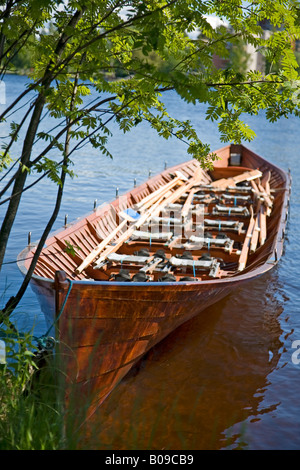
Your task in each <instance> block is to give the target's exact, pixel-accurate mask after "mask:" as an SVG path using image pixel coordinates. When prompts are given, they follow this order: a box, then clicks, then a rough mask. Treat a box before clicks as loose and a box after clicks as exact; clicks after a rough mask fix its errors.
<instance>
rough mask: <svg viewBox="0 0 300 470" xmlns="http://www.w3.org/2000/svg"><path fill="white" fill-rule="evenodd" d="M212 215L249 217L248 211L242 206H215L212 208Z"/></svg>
mask: <svg viewBox="0 0 300 470" xmlns="http://www.w3.org/2000/svg"><path fill="white" fill-rule="evenodd" d="M213 214H216V215H221V214H226V215H243V216H249V215H250V214H249V210H248V208H247V207H244V206H223V205H218V204H217V205H216V206H215V207H214V208H213Z"/></svg>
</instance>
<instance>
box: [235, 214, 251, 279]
mask: <svg viewBox="0 0 300 470" xmlns="http://www.w3.org/2000/svg"><path fill="white" fill-rule="evenodd" d="M250 212H251V218H250V222H249V225H248V230H247V233H246V236H245V240H244V244H243V248H242V251H241V254H240V258H239V266H238V270H239V271H242V270H243V269H245V267H246V264H247V259H248V253H249V247H250V241H251V237H252V233H253V229H254V225H255V219H254V217H253V209H252V206H251V207H250Z"/></svg>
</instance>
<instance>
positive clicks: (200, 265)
mask: <svg viewBox="0 0 300 470" xmlns="http://www.w3.org/2000/svg"><path fill="white" fill-rule="evenodd" d="M169 264H170V265H171V266H173V267H175V268H183V267H190V268H193V269H195V270H200V271H209V276H211V277H216V276H217V275H218V273H219V270H220V263H219V262H218V261H217V260H216V259H215V258H212V259H211V260H193V259H183V258H176V256H172V258H170V259H169Z"/></svg>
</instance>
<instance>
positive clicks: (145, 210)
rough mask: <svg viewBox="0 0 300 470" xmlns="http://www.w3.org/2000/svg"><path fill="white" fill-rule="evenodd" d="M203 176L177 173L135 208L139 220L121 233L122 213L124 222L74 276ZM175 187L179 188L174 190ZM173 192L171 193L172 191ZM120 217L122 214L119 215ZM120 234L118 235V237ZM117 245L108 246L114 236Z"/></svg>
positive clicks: (112, 250)
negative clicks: (186, 175) (137, 211)
mask: <svg viewBox="0 0 300 470" xmlns="http://www.w3.org/2000/svg"><path fill="white" fill-rule="evenodd" d="M202 176H203V170H201V169H200V168H199V169H198V170H196V172H195V174H194V175H193V177H192V178H190V179H189V180H187V178H186V177H185V176H184V175H183V174H181V173H179V172H177V175H176V177H175V178H174V179H173V180H172V181H170V182H169V183H167V184H165V185H163V186H161V187H160V188H159V189H158V190H156V191H154V192H153V193H151V194H149V195H148V196H146V197H145V198H144V199H142V200H141V201H140V202H139V203H138V204H137V205H136V206H135V207H136V208H137V209H138V210H139V213H140V216H139V218H138V219H137V220H136V221H134V219H132V220H131V221H132V222H133V223H132V224H131V225H130V227H129V228H128V229H127V230H125V232H124V233H122V229H123V228H124V226H125V225H126V224H127V222H128V220H129V218H128V217H127V216H126V214H124V213H123V216H124V220H123V221H122V222H121V223H120V224H119V225H118V226H117V227H116V228H115V230H113V231H112V232H111V233H110V234H109V235H108V236H107V237H106V238H105V239H104V240H102V242H101V243H100V244H99V245H98V246H97V247H96V248H94V250H93V251H92V252H91V253H90V254H89V255H88V256H87V257H86V258H85V259H84V261H83V262H82V263H81V265H80V266H78V267H77V269H76V270H75V273H76V274H79V273H81V272H82V271H83V270H84V269H86V268H87V267H88V266H90V264H91V263H93V262H94V260H95V259H96V258H97V257H99V258H98V259H97V264H99V263H102V262H103V261H104V260H105V259H106V258H107V256H108V255H109V254H111V253H114V252H116V251H117V250H118V249H119V248H120V247H121V246H122V244H123V243H124V242H126V240H128V239H129V238H130V236H131V235H132V234H133V232H134V231H135V230H137V229H138V228H140V227H141V226H142V225H143V224H144V223H145V222H146V221H147V220H148V219H149V218H150V217H152V216H154V215H157V214H158V213H160V212H161V210H162V209H163V208H164V207H165V206H166V205H167V204H172V203H173V202H175V201H177V200H178V199H179V198H180V197H181V196H182V195H183V194H184V193H185V192H188V191H189V190H190V189H191V188H192V187H193V186H195V185H197V184H199V183H200V181H201V179H202ZM176 186H179V187H178V188H177V189H175V190H174V188H175V187H176ZM172 190H173V191H172ZM120 215H121V216H122V214H120ZM119 234H120V235H119ZM118 235H119V237H118V238H117V243H116V244H114V245H109V243H110V241H111V240H113V239H114V238H115V237H116V236H118Z"/></svg>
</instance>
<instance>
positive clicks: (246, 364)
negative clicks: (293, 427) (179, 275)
mask: <svg viewBox="0 0 300 470" xmlns="http://www.w3.org/2000/svg"><path fill="white" fill-rule="evenodd" d="M263 280H264V282H261V281H259V280H254V281H251V282H250V283H249V284H247V285H245V286H244V287H242V288H239V289H238V290H237V292H235V293H234V294H231V295H229V296H228V297H227V298H226V299H223V300H221V301H219V302H218V303H216V304H214V305H213V306H211V307H209V308H207V309H206V310H205V311H204V312H202V314H201V315H199V316H196V317H194V318H193V319H192V320H190V321H188V322H187V323H185V324H184V325H182V326H181V327H180V328H178V329H177V330H176V331H174V332H173V333H171V334H170V335H169V336H168V337H167V338H166V339H165V340H164V341H162V342H161V343H159V344H158V345H156V346H155V347H154V348H153V349H152V350H151V352H150V353H148V355H146V357H145V358H144V359H142V361H141V362H140V363H139V364H138V367H137V368H135V369H134V370H133V371H132V372H131V373H129V374H128V376H127V377H126V378H125V379H124V380H123V381H122V382H121V383H120V384H119V386H118V387H117V388H116V389H115V390H114V391H113V393H112V394H111V396H110V397H109V398H108V399H107V401H105V402H104V403H103V404H102V406H101V407H100V408H99V409H98V411H97V412H96V414H95V415H94V416H93V418H92V420H91V421H90V422H89V423H88V425H89V431H87V433H88V436H89V437H88V440H87V442H88V446H89V448H94V449H121V450H122V449H128V450H130V449H169V450H172V449H189V450H193V449H199V450H201V449H238V448H241V449H245V448H247V445H248V441H247V426H248V425H249V423H253V422H254V421H257V426H259V421H260V419H261V416H262V415H265V414H266V413H270V414H272V411H273V410H274V409H275V408H276V407H277V406H278V405H279V404H278V403H272V402H271V403H269V402H268V403H267V404H266V405H265V404H264V399H265V393H266V390H267V386H268V384H269V375H270V374H271V373H272V371H274V369H276V367H277V364H278V361H279V359H280V356H281V353H282V348H283V342H282V341H281V339H280V337H281V335H282V329H281V327H280V323H279V317H280V315H281V313H282V311H283V302H284V299H281V298H280V294H278V280H277V276H276V271H273V272H272V273H270V274H266V275H265V276H264V277H263ZM282 386H285V384H282ZM267 401H268V400H267ZM91 430H92V431H91ZM275 444H276V443H274V445H275Z"/></svg>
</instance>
